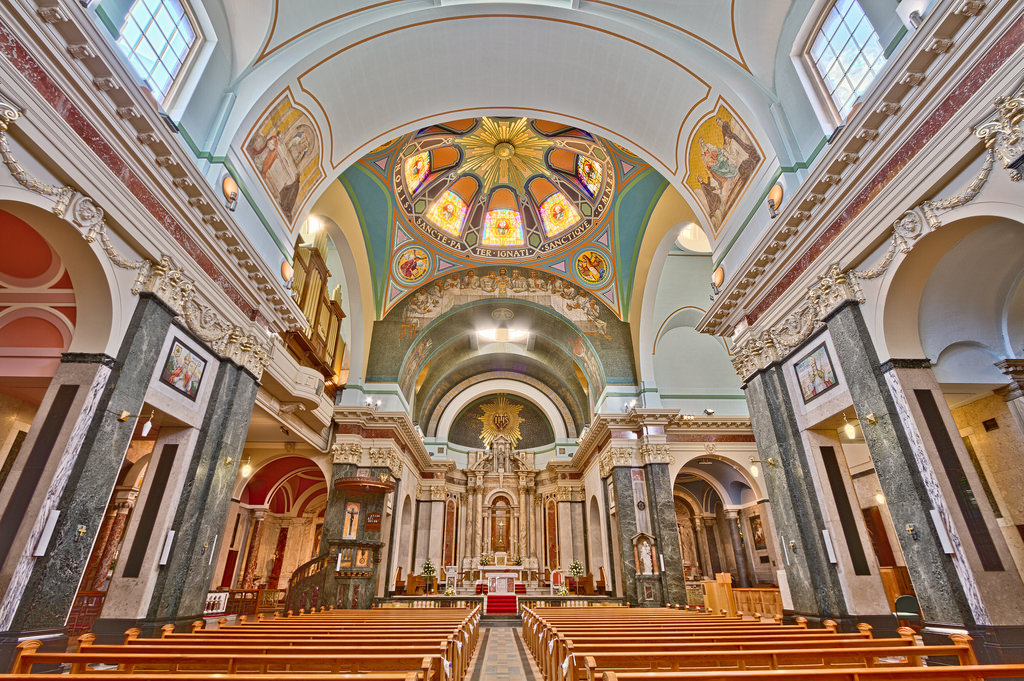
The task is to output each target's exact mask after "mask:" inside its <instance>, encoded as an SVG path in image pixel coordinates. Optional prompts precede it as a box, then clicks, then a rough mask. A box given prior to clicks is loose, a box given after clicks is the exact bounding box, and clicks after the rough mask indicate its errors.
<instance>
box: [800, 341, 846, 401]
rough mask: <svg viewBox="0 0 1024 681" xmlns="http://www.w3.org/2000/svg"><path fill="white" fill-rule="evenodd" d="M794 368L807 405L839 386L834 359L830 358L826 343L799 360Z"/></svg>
mask: <svg viewBox="0 0 1024 681" xmlns="http://www.w3.org/2000/svg"><path fill="white" fill-rule="evenodd" d="M793 368H794V370H795V371H796V378H797V382H799V383H800V392H801V394H802V395H803V398H804V402H805V403H806V402H810V401H811V400H813V399H814V398H815V397H817V396H818V395H821V394H822V393H824V392H827V391H829V390H831V389H832V388H834V387H836V386H837V385H838V384H839V381H838V380H836V371H835V369H834V368H833V367H832V358H831V357H829V354H828V348H827V347H825V344H824V343H821V344H820V345H818V347H816V348H814V349H813V350H811V351H810V352H809V353H807V354H806V355H805V356H804V357H802V358H801V359H800V360H798V361H797V362H796V364H794V365H793Z"/></svg>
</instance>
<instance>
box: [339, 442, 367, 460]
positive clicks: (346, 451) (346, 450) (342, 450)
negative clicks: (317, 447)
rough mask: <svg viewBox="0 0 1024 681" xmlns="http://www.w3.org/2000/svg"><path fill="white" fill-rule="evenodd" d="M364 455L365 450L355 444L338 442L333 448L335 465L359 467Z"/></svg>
mask: <svg viewBox="0 0 1024 681" xmlns="http://www.w3.org/2000/svg"><path fill="white" fill-rule="evenodd" d="M362 455H363V448H362V447H361V446H360V445H359V444H357V443H355V442H336V443H334V446H333V447H331V461H332V462H333V463H352V464H356V465H359V461H360V459H361V458H362Z"/></svg>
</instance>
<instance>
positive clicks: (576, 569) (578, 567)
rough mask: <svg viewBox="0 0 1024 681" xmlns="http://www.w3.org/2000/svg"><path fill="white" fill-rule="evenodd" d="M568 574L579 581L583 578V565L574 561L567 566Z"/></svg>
mask: <svg viewBox="0 0 1024 681" xmlns="http://www.w3.org/2000/svg"><path fill="white" fill-rule="evenodd" d="M569 574H570V575H572V576H573V577H575V578H576V579H579V578H580V577H582V576H583V565H582V564H580V562H579V561H578V560H574V561H573V562H572V563H571V564H570V565H569Z"/></svg>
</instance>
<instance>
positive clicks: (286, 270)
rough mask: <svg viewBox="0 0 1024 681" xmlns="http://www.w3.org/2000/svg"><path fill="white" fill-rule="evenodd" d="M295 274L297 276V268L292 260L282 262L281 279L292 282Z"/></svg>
mask: <svg viewBox="0 0 1024 681" xmlns="http://www.w3.org/2000/svg"><path fill="white" fill-rule="evenodd" d="M294 276H295V269H294V268H293V267H292V264H291V263H290V262H288V261H287V260H285V261H284V262H282V263H281V279H283V280H284V281H288V282H290V281H291V280H292V277H294Z"/></svg>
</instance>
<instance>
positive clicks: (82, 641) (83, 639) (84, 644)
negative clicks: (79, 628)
mask: <svg viewBox="0 0 1024 681" xmlns="http://www.w3.org/2000/svg"><path fill="white" fill-rule="evenodd" d="M95 640H96V634H94V633H92V632H87V633H84V634H82V635H81V636H79V637H78V648H77V650H78V652H82V650H83V649H84V648H88V647H89V646H91V645H92V644H93V642H94V641H95Z"/></svg>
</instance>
